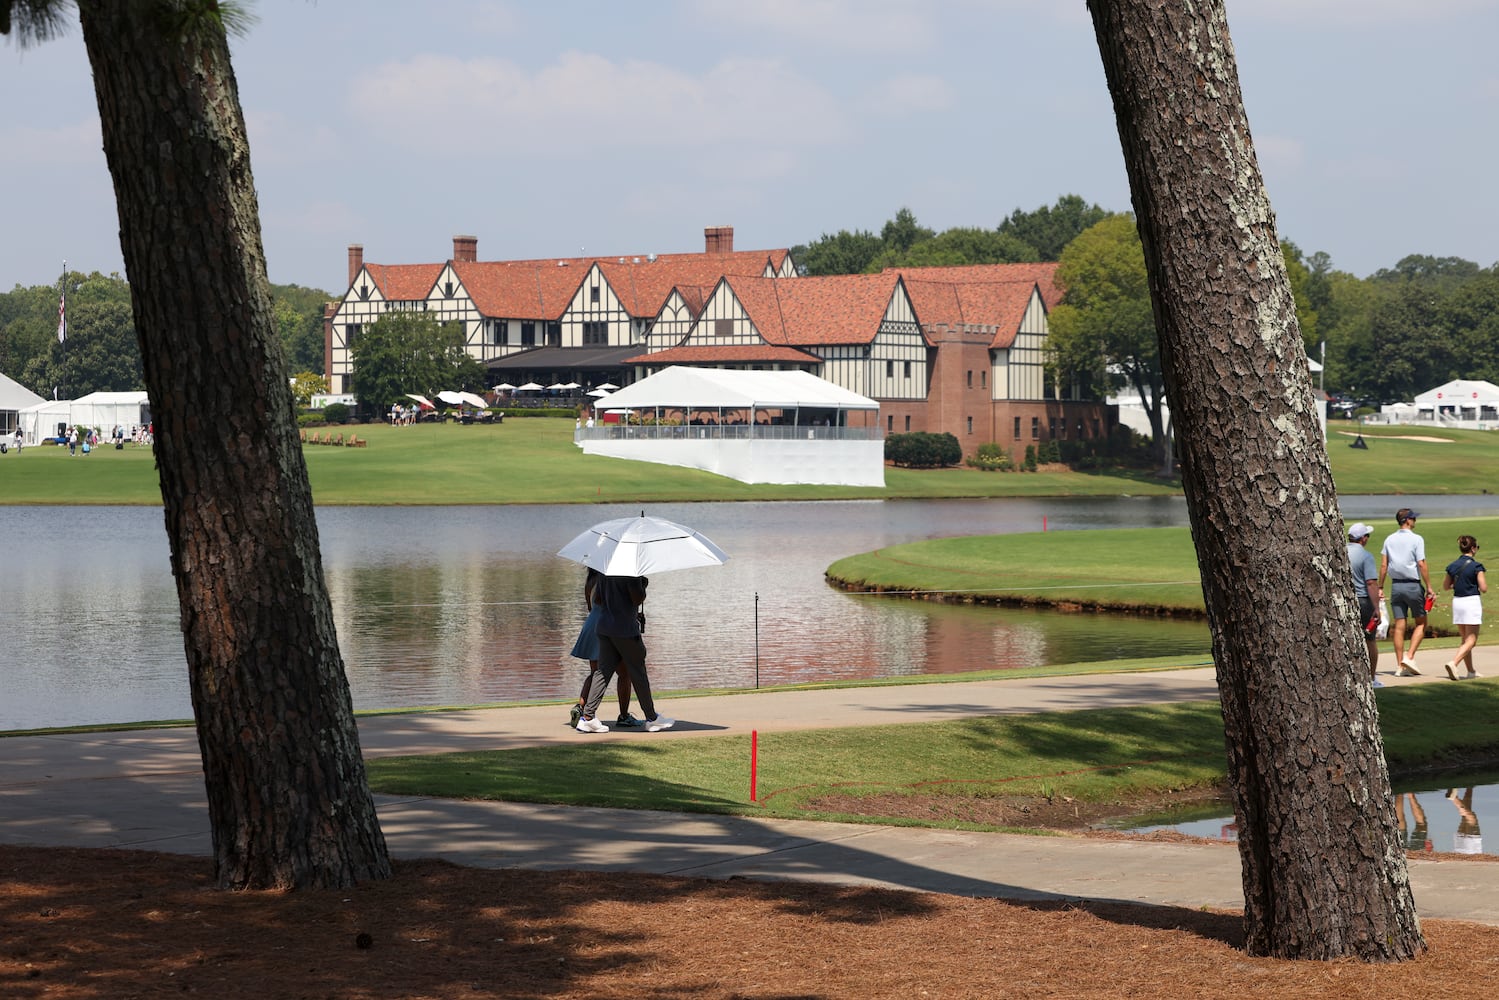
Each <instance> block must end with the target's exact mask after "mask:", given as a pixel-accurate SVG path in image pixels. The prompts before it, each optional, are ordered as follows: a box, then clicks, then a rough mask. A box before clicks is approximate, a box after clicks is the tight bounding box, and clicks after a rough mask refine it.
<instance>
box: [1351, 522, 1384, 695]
mask: <svg viewBox="0 0 1499 1000" xmlns="http://www.w3.org/2000/svg"><path fill="white" fill-rule="evenodd" d="M1372 534H1374V529H1373V528H1371V527H1369V526H1368V525H1367V524H1364V523H1362V522H1360V523H1358V524H1355V525H1353V526H1352V527H1350V528H1349V529H1348V564H1349V566H1350V568H1351V569H1352V570H1353V590H1354V593H1356V594H1357V595H1358V623H1359V628H1361V629H1363V632H1364V648H1365V649H1366V650H1367V651H1368V654H1369V682H1370V683H1371V684H1373V685H1374V686H1375V687H1384V685H1383V684H1381V683H1380V682H1379V676H1378V673H1379V671H1378V669H1377V665H1378V663H1379V645H1378V644H1377V643H1376V642H1375V640H1376V639H1377V638H1378V634H1379V605H1380V602H1381V601H1383V600H1384V592H1383V591H1382V590H1380V588H1379V569H1378V568H1377V567H1376V566H1375V564H1374V554H1373V553H1372V552H1370V551H1369V549H1368V545H1369V536H1370V535H1372Z"/></svg>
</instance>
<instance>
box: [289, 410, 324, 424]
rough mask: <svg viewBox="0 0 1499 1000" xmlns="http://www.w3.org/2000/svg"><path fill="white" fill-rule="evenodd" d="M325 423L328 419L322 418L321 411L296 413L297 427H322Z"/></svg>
mask: <svg viewBox="0 0 1499 1000" xmlns="http://www.w3.org/2000/svg"><path fill="white" fill-rule="evenodd" d="M327 423H328V421H326V420H324V419H323V415H322V413H320V412H319V411H317V410H310V411H308V412H306V413H299V414H297V426H298V427H323V426H325V425H326V424H327Z"/></svg>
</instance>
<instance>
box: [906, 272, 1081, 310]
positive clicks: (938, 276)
mask: <svg viewBox="0 0 1499 1000" xmlns="http://www.w3.org/2000/svg"><path fill="white" fill-rule="evenodd" d="M1060 266H1061V265H1059V264H1057V263H1056V262H1055V261H1047V262H1044V263H1039V264H965V265H961V266H958V267H887V268H886V269H885V270H886V272H887V273H888V272H894V273H896V274H900V275H903V276H904V277H905V278H906V279H907V280H908V281H942V282H946V283H947V284H951V285H958V284H973V283H981V284H992V283H995V282H1001V283H1010V282H1016V281H1020V282H1025V283H1026V284H1034V285H1037V286H1038V287H1039V288H1040V289H1041V301H1042V302H1044V303H1046V308H1047V309H1052V308H1054V307H1055V306H1056V305H1057V304H1058V303H1060V302H1061V301H1062V291H1061V289H1060V288H1058V287H1057V268H1058V267H1060Z"/></svg>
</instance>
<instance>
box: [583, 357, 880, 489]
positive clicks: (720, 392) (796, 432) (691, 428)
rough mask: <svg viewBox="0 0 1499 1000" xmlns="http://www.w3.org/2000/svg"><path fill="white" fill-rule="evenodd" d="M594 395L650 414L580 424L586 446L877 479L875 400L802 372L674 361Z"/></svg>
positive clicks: (751, 477)
mask: <svg viewBox="0 0 1499 1000" xmlns="http://www.w3.org/2000/svg"><path fill="white" fill-rule="evenodd" d="M600 402H601V403H602V404H603V405H604V406H606V407H607V408H608V410H609V412H614V411H625V410H628V411H631V413H632V414H634V415H635V416H637V417H640V416H647V417H653V418H654V422H652V423H648V424H647V425H645V426H638V425H612V424H602V425H600V424H596V425H595V426H594V427H591V428H580V429H579V430H578V431H577V441H578V444H579V445H580V446H581V447H582V448H583V451H584V452H585V453H586V454H590V455H609V456H611V457H614V458H628V459H633V460H635V461H642V462H656V463H659V464H662V465H679V466H684V467H686V468H692V469H703V470H705V471H707V472H713V473H717V474H718V475H722V476H729V477H731V478H733V479H738V480H740V481H741V482H746V483H821V484H836V485H851V486H884V485H885V443H884V440H883V437H882V435H881V434H880V431H879V403H877V402H875V401H874V400H872V399H870V398H869V397H867V396H861V395H859V394H858V393H856V392H850V391H849V390H847V389H845V388H843V387H842V386H838V385H834V384H833V383H831V382H828V381H827V380H825V379H821V378H818V377H817V376H816V375H813V374H810V373H809V372H804V371H735V370H729V369H722V368H690V367H686V366H683V365H673V366H671V367H669V368H666V369H664V370H662V371H660V372H657V373H656V374H654V375H651V376H649V377H648V378H644V379H641V380H640V381H639V382H636V383H634V384H632V385H628V386H626V387H625V388H623V389H620V390H619V391H618V392H614V393H611V394H610V395H609V396H608V398H607V399H606V400H601V401H600ZM850 414H858V415H859V416H858V418H857V419H856V421H854V422H853V425H852V426H851V422H850V420H849V417H850ZM860 424H862V426H860Z"/></svg>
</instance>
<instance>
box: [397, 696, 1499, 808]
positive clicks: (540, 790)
mask: <svg viewBox="0 0 1499 1000" xmlns="http://www.w3.org/2000/svg"><path fill="white" fill-rule="evenodd" d="M1378 703H1379V714H1380V727H1381V730H1382V732H1383V735H1384V740H1385V749H1386V756H1387V759H1388V761H1389V764H1390V767H1391V770H1392V771H1394V772H1397V773H1399V772H1404V771H1411V770H1414V769H1417V768H1422V767H1427V766H1431V765H1441V764H1450V763H1453V762H1455V761H1461V762H1462V763H1463V764H1464V765H1466V766H1470V767H1471V766H1475V765H1476V764H1479V763H1487V762H1492V761H1493V760H1495V759H1496V755H1499V725H1496V723H1495V719H1496V718H1499V682H1494V681H1487V680H1484V681H1474V682H1471V683H1466V684H1452V685H1444V684H1426V685H1419V686H1411V687H1405V688H1390V689H1386V690H1384V691H1381V692H1379V694H1378ZM749 754H750V739H749V737H748V736H709V737H701V738H694V739H677V740H661V741H657V742H650V743H642V742H639V741H631V742H630V743H629V744H624V743H611V742H607V741H605V742H592V741H591V742H588V743H580V744H578V745H577V746H564V747H547V748H536V749H526V750H503V751H492V752H488V753H465V754H440V755H434V756H424V757H401V758H386V759H381V760H374V761H371V762H370V764H369V770H370V779H371V782H372V783H373V786H374V788H375V789H376V791H379V792H384V793H390V794H400V795H435V796H438V797H442V798H469V799H497V800H507V801H518V802H549V803H559V804H563V805H591V806H615V807H623V808H633V809H663V810H670V811H678V812H711V813H732V814H740V815H756V816H776V817H781V818H798V819H825V820H838V821H864V822H871V821H874V822H896V823H903V824H908V825H931V824H927V823H925V822H923V821H921V820H915V819H910V818H908V817H906V818H902V817H888V816H887V817H881V816H879V815H870V814H868V813H860V814H858V815H854V814H847V813H840V812H829V811H826V810H825V809H823V808H820V807H819V806H818V804H817V801H816V800H817V799H818V798H819V797H821V796H825V795H829V794H840V795H853V796H862V797H884V796H892V795H894V796H901V795H923V796H932V795H936V796H959V797H984V796H1002V795H1030V796H1035V795H1040V796H1047V797H1050V796H1056V795H1061V796H1066V797H1068V798H1072V799H1078V800H1082V801H1107V800H1113V799H1119V798H1126V799H1127V798H1129V797H1131V796H1134V795H1137V794H1141V793H1146V792H1161V791H1168V790H1170V791H1181V790H1184V789H1192V788H1202V787H1206V786H1211V785H1217V784H1219V783H1221V782H1223V781H1224V780H1225V777H1226V770H1225V761H1224V749H1223V721H1222V716H1221V715H1220V713H1219V709H1218V706H1217V704H1216V703H1210V702H1194V703H1190V704H1180V705H1148V706H1140V707H1136V708H1125V709H1102V710H1097V711H1084V712H1056V713H1043V714H1036V715H1026V716H991V717H981V718H973V719H965V720H961V721H952V722H933V723H912V724H908V725H893V726H873V727H857V728H847V729H827V730H808V731H800V732H789V733H773V734H767V735H763V736H761V737H760V741H759V775H758V793H759V794H758V795H757V800H758V801H756V802H751V801H750V800H749ZM582 775H586V776H587V780H586V781H585V780H580V776H582ZM873 808H876V809H877V808H878V807H877V806H876V807H873ZM938 825H944V826H952V825H955V824H953V823H952V822H950V821H942V822H941V823H940V824H938ZM956 825H969V826H972V824H956Z"/></svg>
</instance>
